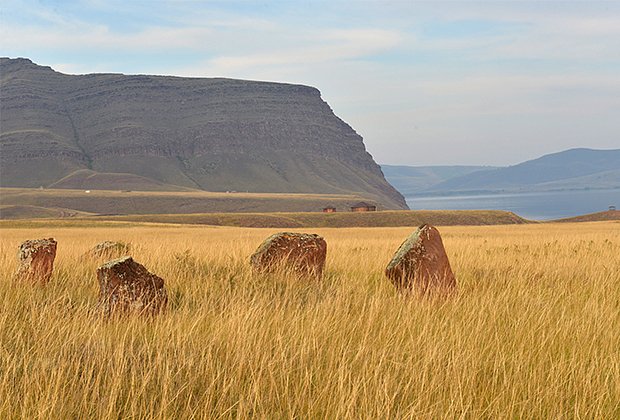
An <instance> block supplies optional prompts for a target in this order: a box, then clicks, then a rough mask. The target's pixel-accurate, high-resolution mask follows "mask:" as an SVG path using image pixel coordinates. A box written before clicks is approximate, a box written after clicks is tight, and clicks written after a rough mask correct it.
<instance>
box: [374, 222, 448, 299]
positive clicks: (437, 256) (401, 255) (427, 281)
mask: <svg viewBox="0 0 620 420" xmlns="http://www.w3.org/2000/svg"><path fill="white" fill-rule="evenodd" d="M385 274H386V276H387V277H388V278H389V279H390V280H391V281H392V283H394V285H395V286H396V288H398V289H400V290H408V291H412V290H417V291H420V292H422V293H426V292H430V291H432V290H441V291H443V292H446V291H450V290H453V289H454V288H456V279H455V278H454V274H453V273H452V269H451V268H450V262H449V261H448V256H447V255H446V250H445V249H444V247H443V242H442V241H441V236H440V235H439V231H438V230H437V229H436V228H435V227H433V226H429V225H422V226H420V227H419V228H418V229H417V230H416V231H415V232H414V233H412V234H411V236H409V238H407V239H406V240H405V242H403V243H402V245H401V246H400V248H398V251H396V253H395V254H394V257H393V258H392V261H390V263H389V264H388V266H387V268H386V270H385Z"/></svg>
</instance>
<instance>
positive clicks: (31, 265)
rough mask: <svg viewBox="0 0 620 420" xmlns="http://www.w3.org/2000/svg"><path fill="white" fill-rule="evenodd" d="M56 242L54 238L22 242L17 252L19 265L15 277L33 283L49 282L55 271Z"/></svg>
mask: <svg viewBox="0 0 620 420" xmlns="http://www.w3.org/2000/svg"><path fill="white" fill-rule="evenodd" d="M56 244H57V243H56V241H55V240H54V239H53V238H49V239H33V240H28V241H26V242H24V243H23V244H21V245H20V247H19V252H18V254H17V258H18V259H19V266H18V267H17V271H16V273H15V276H14V278H15V279H16V280H23V281H28V282H32V283H43V284H45V283H47V282H49V280H50V278H51V277H52V272H53V271H54V259H55V258H56Z"/></svg>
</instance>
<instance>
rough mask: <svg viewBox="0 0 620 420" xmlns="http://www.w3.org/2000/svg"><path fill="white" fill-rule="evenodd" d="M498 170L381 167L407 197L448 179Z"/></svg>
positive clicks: (466, 167) (479, 167) (480, 167)
mask: <svg viewBox="0 0 620 420" xmlns="http://www.w3.org/2000/svg"><path fill="white" fill-rule="evenodd" d="M491 169H496V168H495V167H493V166H464V165H455V166H403V165H381V170H382V171H383V174H384V175H385V179H387V180H388V182H389V183H390V184H392V185H393V186H394V187H395V188H396V189H397V190H398V191H400V192H401V193H402V194H404V195H405V196H407V195H411V194H414V193H417V192H419V191H423V190H426V189H429V188H432V187H433V186H435V185H437V184H439V183H441V182H443V181H446V180H448V179H452V178H456V177H459V176H463V175H467V174H470V173H472V172H477V171H488V170H491Z"/></svg>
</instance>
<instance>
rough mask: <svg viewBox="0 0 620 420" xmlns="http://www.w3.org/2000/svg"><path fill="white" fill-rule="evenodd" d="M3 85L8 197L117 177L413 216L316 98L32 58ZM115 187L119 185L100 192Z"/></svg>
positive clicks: (5, 72) (304, 89) (1, 72)
mask: <svg viewBox="0 0 620 420" xmlns="http://www.w3.org/2000/svg"><path fill="white" fill-rule="evenodd" d="M0 83H1V84H0V95H1V96H0V103H1V107H2V108H1V125H0V127H1V132H0V135H1V145H2V154H1V159H0V165H1V166H0V169H1V176H0V186H3V187H40V186H42V187H47V186H51V185H53V186H54V187H56V188H58V187H59V186H60V187H62V185H63V184H64V183H68V182H67V179H70V180H72V181H71V183H70V184H71V185H72V186H73V187H75V186H74V185H73V184H75V183H76V181H75V179H79V180H80V181H79V182H80V187H83V188H92V189H95V188H102V189H117V188H116V187H115V185H114V182H115V181H116V180H118V179H119V177H115V176H110V175H109V174H124V175H123V177H124V178H123V179H129V178H128V175H127V174H130V175H136V177H134V178H131V182H132V188H133V189H136V190H137V189H140V188H139V185H137V187H136V185H135V183H138V184H139V183H140V182H141V181H140V180H141V179H142V178H145V179H148V182H147V181H145V182H147V184H149V185H150V186H151V187H149V188H148V189H161V188H162V187H161V185H173V186H179V187H182V188H190V189H198V190H206V191H244V192H245V191H247V192H265V193H279V192H282V193H321V194H326V193H327V194H350V193H354V194H358V195H361V196H364V197H367V198H368V199H371V200H375V201H376V202H377V203H379V204H380V206H381V207H382V208H386V209H402V208H407V206H406V203H405V200H404V198H403V196H402V195H401V194H400V193H399V192H398V191H397V190H396V189H394V188H393V187H392V186H391V185H390V184H389V183H388V182H387V181H386V180H385V178H384V176H383V173H382V172H381V169H380V167H379V166H378V165H377V164H376V163H375V162H374V160H373V158H372V156H371V155H370V154H369V153H368V152H367V151H366V148H365V146H364V143H363V140H362V137H361V136H360V135H358V134H357V133H356V132H355V131H354V130H353V129H352V128H351V127H350V126H349V125H348V124H346V123H345V122H344V121H342V120H341V119H340V118H338V117H337V116H336V115H335V114H334V113H333V111H332V109H331V108H330V107H329V105H328V104H327V103H326V102H325V101H323V100H322V99H321V94H320V92H319V91H318V90H317V89H315V88H313V87H308V86H302V85H292V84H284V83H271V82H256V81H247V80H233V79H223V78H182V77H172V76H148V75H123V74H87V75H67V74H62V73H59V72H56V71H54V70H53V69H51V68H50V67H44V66H39V65H37V64H35V63H33V62H32V61H30V60H28V59H23V58H21V59H10V58H0ZM84 170H88V171H92V173H91V172H89V174H90V175H89V176H88V177H85V176H83V174H84ZM76 172H77V175H74V176H72V174H74V173H76ZM97 173H101V174H105V175H100V176H95V175H93V174H97ZM67 177H69V178H67ZM140 177H142V178H140ZM63 178H65V180H64V181H62V182H60V183H59V181H61V180H63ZM106 179H109V180H110V182H109V183H110V184H111V185H107V184H106V185H101V184H102V182H103V181H102V180H106ZM84 180H85V181H84ZM89 180H92V182H94V180H97V184H96V185H95V187H92V186H90V185H89V184H88V182H90V181H89ZM86 181H88V182H86ZM126 182H128V181H126ZM103 184H105V182H103Z"/></svg>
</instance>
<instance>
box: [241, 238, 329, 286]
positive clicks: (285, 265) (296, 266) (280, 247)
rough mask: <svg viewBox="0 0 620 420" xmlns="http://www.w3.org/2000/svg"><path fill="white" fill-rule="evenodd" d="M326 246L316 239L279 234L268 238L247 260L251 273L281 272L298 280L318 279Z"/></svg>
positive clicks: (322, 266)
mask: <svg viewBox="0 0 620 420" xmlns="http://www.w3.org/2000/svg"><path fill="white" fill-rule="evenodd" d="M326 256H327V243H326V242H325V239H323V238H322V237H320V236H319V235H315V234H309V233H292V232H280V233H276V234H275V235H271V236H270V237H269V238H267V239H265V241H264V242H263V243H262V244H261V245H260V246H259V247H258V249H257V250H256V252H254V254H253V255H252V256H251V257H250V262H251V264H252V268H253V269H254V271H255V272H272V271H275V270H277V269H285V270H289V271H292V272H294V273H297V274H298V275H300V276H311V277H316V278H321V277H322V275H323V268H324V267H325V257H326Z"/></svg>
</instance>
